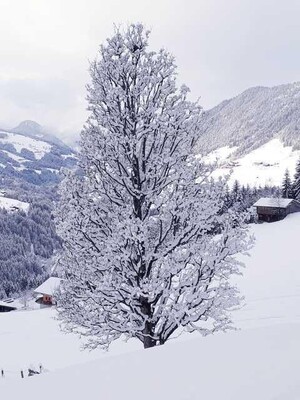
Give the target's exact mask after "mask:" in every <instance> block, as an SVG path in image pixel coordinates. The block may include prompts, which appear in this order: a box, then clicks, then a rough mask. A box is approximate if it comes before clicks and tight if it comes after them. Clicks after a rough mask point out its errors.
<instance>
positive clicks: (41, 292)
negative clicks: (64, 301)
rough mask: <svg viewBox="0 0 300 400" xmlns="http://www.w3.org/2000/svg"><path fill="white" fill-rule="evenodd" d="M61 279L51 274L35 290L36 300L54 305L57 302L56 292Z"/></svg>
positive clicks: (43, 303)
mask: <svg viewBox="0 0 300 400" xmlns="http://www.w3.org/2000/svg"><path fill="white" fill-rule="evenodd" d="M61 281H62V280H61V279H60V278H56V277H55V276H51V277H50V278H48V279H47V280H46V281H45V282H44V283H42V284H41V285H40V286H39V287H38V288H36V289H35V290H34V294H35V295H36V298H37V300H36V302H37V303H40V304H42V305H48V306H52V305H53V304H55V300H54V294H55V292H56V291H57V289H58V288H59V285H60V283H61Z"/></svg>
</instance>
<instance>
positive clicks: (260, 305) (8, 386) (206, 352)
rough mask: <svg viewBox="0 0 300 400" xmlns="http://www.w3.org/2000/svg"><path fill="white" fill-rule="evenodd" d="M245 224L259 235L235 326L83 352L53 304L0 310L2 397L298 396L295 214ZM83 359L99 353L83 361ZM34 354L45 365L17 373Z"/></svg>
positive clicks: (299, 231)
mask: <svg viewBox="0 0 300 400" xmlns="http://www.w3.org/2000/svg"><path fill="white" fill-rule="evenodd" d="M251 229H252V231H253V233H254V234H255V236H256V243H255V246H254V248H253V249H252V250H251V252H250V253H251V257H249V258H248V257H245V262H246V268H245V271H244V276H243V277H237V278H236V283H237V284H238V286H239V287H240V289H241V293H242V294H243V295H244V296H245V306H244V307H243V308H242V309H240V310H238V311H235V312H234V313H233V319H234V320H235V323H236V325H237V326H238V327H240V328H241V330H239V331H235V332H234V331H233V332H228V333H227V334H221V333H220V334H216V335H211V336H207V337H206V338H202V337H199V336H198V335H197V334H194V335H188V334H186V335H184V336H182V337H180V338H179V339H176V340H174V341H171V342H170V343H169V344H168V343H167V344H166V345H165V346H162V347H161V348H156V349H151V350H147V351H145V350H142V349H141V350H135V351H130V352H129V353H127V354H118V353H122V352H124V351H128V350H133V349H137V347H138V344H137V343H135V342H132V343H129V344H125V343H124V344H123V343H118V344H117V345H116V347H115V348H114V349H113V351H112V355H110V353H108V354H105V355H100V353H98V352H95V353H79V351H78V343H79V342H77V341H76V339H75V338H74V337H73V336H70V335H68V336H66V335H64V334H62V333H61V332H59V330H58V327H57V321H55V320H53V319H51V317H52V316H53V311H51V310H39V311H23V312H21V311H20V312H11V313H8V314H0V337H1V341H0V354H1V360H0V364H1V367H2V368H4V369H5V368H7V369H8V370H10V371H15V374H14V373H11V374H10V376H8V377H7V378H5V379H0V393H1V398H2V397H3V398H6V399H10V400H17V399H19V398H20V397H21V398H22V399H24V400H29V399H32V398H35V397H36V395H37V394H38V395H39V396H41V395H42V397H43V399H44V400H50V399H51V400H52V399H53V398H56V399H61V398H70V399H72V400H83V399H92V398H98V397H99V398H103V399H106V400H119V399H120V398H121V399H124V400H127V399H128V400H129V399H130V400H135V399H140V398H143V399H145V400H150V399H151V400H152V399H169V398H172V399H173V400H183V399H191V400H195V399H200V398H206V399H208V400H217V399H222V400H241V399H243V400H253V399H255V400H271V399H272V400H297V399H299V393H300V381H299V377H298V374H299V373H298V371H299V365H300V346H299V336H300V313H299V306H300V303H299V300H300V269H299V261H300V259H299V252H298V246H297V245H298V240H299V236H300V213H299V214H292V215H289V216H288V217H287V218H286V219H285V220H283V221H280V222H276V223H273V224H266V223H265V224H260V225H253V226H251ZM50 344H51V345H50ZM89 357H91V358H97V360H94V361H89V362H87V363H86V361H87V359H88V358H89ZM39 362H41V363H42V364H43V365H44V366H45V367H46V368H48V369H49V370H51V372H50V373H48V374H44V375H41V376H37V377H33V378H27V379H24V380H22V379H21V378H20V377H19V370H20V368H23V367H25V366H26V365H30V363H33V364H35V363H39ZM79 362H80V363H81V364H78V365H76V366H72V367H67V368H65V369H61V370H57V368H61V367H66V366H68V365H71V364H73V363H79ZM35 365H36V364H35ZM54 370H56V371H54ZM13 377H15V379H12V378H13ZM9 378H10V379H9Z"/></svg>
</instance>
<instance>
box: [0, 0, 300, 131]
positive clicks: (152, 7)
mask: <svg viewBox="0 0 300 400" xmlns="http://www.w3.org/2000/svg"><path fill="white" fill-rule="evenodd" d="M299 15H300V0H285V1H283V0H280V1H279V0H186V1H179V0H160V1H158V0H152V1H149V0H106V1H103V0H85V1H82V0H0V57H1V58H0V61H1V63H0V126H1V127H13V126H14V125H16V124H18V123H19V122H20V121H22V120H24V119H32V120H35V121H37V122H39V123H41V124H42V125H46V126H48V127H52V128H54V129H55V131H58V132H60V135H61V137H67V136H70V135H72V134H74V133H78V132H79V131H80V129H81V127H82V124H83V123H84V121H85V119H86V111H85V108H86V103H85V94H86V93H85V84H86V82H87V81H88V79H89V76H88V73H87V69H88V59H90V60H91V59H93V58H94V57H95V55H96V52H97V49H98V46H99V44H100V43H101V42H103V41H104V40H105V39H106V38H107V37H108V36H110V35H111V34H112V32H113V23H117V24H118V23H123V24H125V25H126V24H127V23H130V22H143V23H145V24H146V26H147V27H148V28H150V29H152V38H151V47H152V48H153V49H158V48H159V47H165V48H167V49H168V50H169V51H171V52H172V53H173V54H174V55H175V57H176V59H177V65H178V72H179V80H180V83H181V82H185V83H186V84H187V85H188V86H189V87H190V88H191V90H192V96H193V97H194V98H197V97H199V96H200V97H201V104H202V105H203V107H204V108H206V109H207V108H210V107H212V106H214V105H216V104H218V103H219V102H220V101H222V100H224V99H225V98H230V97H232V96H235V95H237V94H239V93H240V92H242V91H243V90H245V89H247V88H248V87H251V86H257V85H264V86H272V85H277V84H281V83H287V82H294V81H297V80H300V78H299V73H300V48H299V43H300V41H299V39H300V22H299Z"/></svg>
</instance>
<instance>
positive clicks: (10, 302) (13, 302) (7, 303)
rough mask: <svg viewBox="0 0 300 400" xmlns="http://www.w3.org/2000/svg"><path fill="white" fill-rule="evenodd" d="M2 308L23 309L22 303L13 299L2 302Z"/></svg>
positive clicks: (0, 302) (0, 304)
mask: <svg viewBox="0 0 300 400" xmlns="http://www.w3.org/2000/svg"><path fill="white" fill-rule="evenodd" d="M0 307H9V308H15V309H18V308H21V304H20V302H18V301H16V300H13V299H5V300H0Z"/></svg>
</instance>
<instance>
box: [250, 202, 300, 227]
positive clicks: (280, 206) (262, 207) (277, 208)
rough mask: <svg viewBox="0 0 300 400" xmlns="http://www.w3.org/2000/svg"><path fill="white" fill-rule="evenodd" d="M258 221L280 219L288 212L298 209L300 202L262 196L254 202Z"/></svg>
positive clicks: (297, 210)
mask: <svg viewBox="0 0 300 400" xmlns="http://www.w3.org/2000/svg"><path fill="white" fill-rule="evenodd" d="M253 206H254V207H256V211H257V216H258V220H259V221H266V222H274V221H280V220H281V219H283V218H285V217H286V216H287V215H288V214H291V213H294V212H299V211H300V202H299V201H297V200H294V199H283V198H280V197H262V198H261V199H259V200H258V201H257V202H256V203H255V204H253Z"/></svg>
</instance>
